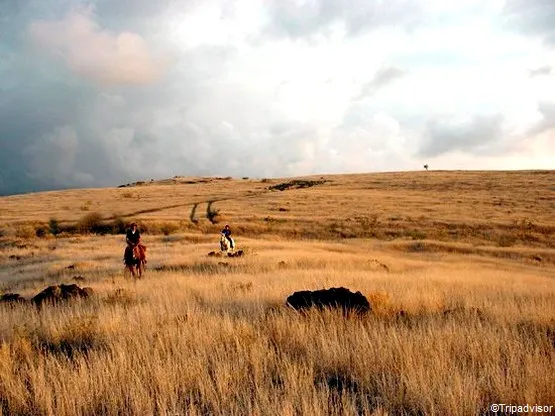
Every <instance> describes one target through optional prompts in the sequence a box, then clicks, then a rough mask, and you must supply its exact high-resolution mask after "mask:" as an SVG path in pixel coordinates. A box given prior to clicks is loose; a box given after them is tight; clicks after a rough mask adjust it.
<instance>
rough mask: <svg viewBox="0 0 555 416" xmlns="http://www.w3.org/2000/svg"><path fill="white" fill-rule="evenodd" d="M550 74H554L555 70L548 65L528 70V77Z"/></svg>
mask: <svg viewBox="0 0 555 416" xmlns="http://www.w3.org/2000/svg"><path fill="white" fill-rule="evenodd" d="M551 74H555V71H554V70H553V67H551V66H549V65H544V66H540V67H538V68H535V69H531V70H530V78H534V77H541V76H544V75H551Z"/></svg>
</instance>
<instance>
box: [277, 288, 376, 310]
mask: <svg viewBox="0 0 555 416" xmlns="http://www.w3.org/2000/svg"><path fill="white" fill-rule="evenodd" d="M287 304H288V305H289V306H291V307H292V308H293V309H296V310H298V311H303V310H307V309H310V308H316V309H324V308H335V309H342V310H343V311H344V312H356V313H366V312H370V311H371V310H372V307H371V305H370V302H368V299H366V297H365V296H364V295H363V294H362V293H360V292H356V293H353V292H351V291H350V290H349V289H346V288H344V287H339V288H336V287H334V288H331V289H323V290H315V291H310V290H303V291H300V292H295V293H293V294H292V295H291V296H289V297H288V298H287Z"/></svg>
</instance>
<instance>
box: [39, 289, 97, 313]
mask: <svg viewBox="0 0 555 416" xmlns="http://www.w3.org/2000/svg"><path fill="white" fill-rule="evenodd" d="M92 293H93V291H92V289H91V288H90V287H86V288H84V289H82V288H80V287H79V286H77V285H75V284H72V285H64V284H62V285H58V286H48V287H47V288H46V289H44V290H43V291H42V292H40V293H39V294H37V295H36V296H35V297H33V298H32V299H31V302H33V303H34V304H35V305H36V306H39V307H40V306H41V305H42V304H43V303H44V302H50V303H54V304H55V303H58V302H61V301H66V300H70V299H77V298H87V297H89V296H90V295H92Z"/></svg>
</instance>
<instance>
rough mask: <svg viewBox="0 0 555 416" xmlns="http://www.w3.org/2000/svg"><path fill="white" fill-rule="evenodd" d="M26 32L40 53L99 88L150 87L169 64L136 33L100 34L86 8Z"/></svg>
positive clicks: (31, 26)
mask: <svg viewBox="0 0 555 416" xmlns="http://www.w3.org/2000/svg"><path fill="white" fill-rule="evenodd" d="M27 32H28V35H29V38H30V39H31V41H32V42H33V44H34V45H35V46H37V47H38V48H40V50H41V51H44V52H47V53H49V54H50V55H51V56H53V57H55V58H57V59H60V60H62V61H63V62H64V63H65V64H66V66H67V67H68V68H69V69H70V70H71V71H72V72H74V73H76V74H77V75H79V76H81V77H84V78H87V79H90V80H92V81H95V82H98V83H101V84H146V83H151V82H154V81H156V80H158V79H160V78H161V76H162V75H163V74H164V72H165V71H166V69H167V67H168V64H169V61H168V59H167V58H162V57H161V56H157V55H156V54H155V53H154V52H153V51H152V50H151V48H150V47H149V46H148V45H147V43H146V42H145V40H144V39H143V38H142V37H141V36H140V35H138V34H137V33H133V32H121V33H119V34H114V33H111V32H109V31H107V30H102V29H101V28H100V26H99V25H98V23H97V22H96V20H95V16H94V14H93V12H92V10H91V9H90V8H89V9H80V10H74V11H71V12H70V13H68V14H67V15H66V16H65V17H64V18H63V19H62V20H57V21H46V20H38V21H35V22H32V23H31V24H30V25H29V26H28V29H27Z"/></svg>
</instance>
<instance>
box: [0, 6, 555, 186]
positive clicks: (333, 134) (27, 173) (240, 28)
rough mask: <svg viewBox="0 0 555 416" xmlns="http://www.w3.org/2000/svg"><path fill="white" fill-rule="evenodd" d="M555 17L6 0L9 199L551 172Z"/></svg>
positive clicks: (2, 50)
mask: <svg viewBox="0 0 555 416" xmlns="http://www.w3.org/2000/svg"><path fill="white" fill-rule="evenodd" d="M553 22H555V1H553V0H452V1H449V2H446V1H444V0H351V1H344V0H280V1H277V0H159V1H152V0H88V1H84V0H0V195H7V194H14V193H23V192H31V191H41V190H49V189H62V188H75V187H78V188H83V187H99V186H115V185H119V184H123V183H127V182H130V181H135V180H149V179H151V178H154V179H162V178H168V177H172V176H175V175H184V176H193V175H195V176H196V175H202V176H208V175H224V176H234V177H243V176H249V177H258V178H263V177H285V176H297V175H308V174H325V173H353V172H378V171H404V170H421V169H422V167H423V165H424V164H428V165H429V167H430V169H554V168H555V25H554V24H553Z"/></svg>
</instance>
